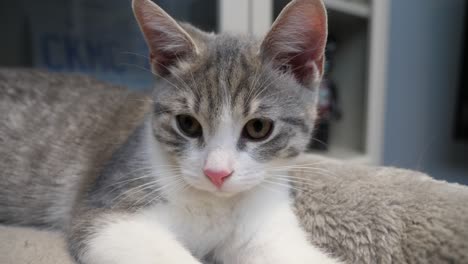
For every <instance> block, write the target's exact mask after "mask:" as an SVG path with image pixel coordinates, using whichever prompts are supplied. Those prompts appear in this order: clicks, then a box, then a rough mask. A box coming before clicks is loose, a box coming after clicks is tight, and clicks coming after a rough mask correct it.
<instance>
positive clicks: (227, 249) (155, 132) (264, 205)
mask: <svg viewBox="0 0 468 264" xmlns="http://www.w3.org/2000/svg"><path fill="white" fill-rule="evenodd" d="M134 11H135V14H136V17H137V19H138V21H139V23H140V27H141V29H142V31H143V33H144V35H145V37H146V40H147V42H148V45H149V47H150V63H151V65H152V67H153V71H154V72H155V73H156V74H157V75H159V76H160V77H161V78H160V79H159V82H158V83H157V85H156V88H155V90H154V94H153V95H151V96H150V97H145V96H143V95H138V94H133V93H130V92H126V91H124V90H119V89H115V88H113V91H107V90H106V89H105V87H102V86H104V85H102V84H100V83H98V82H94V81H90V80H87V81H85V82H83V83H79V84H76V83H74V82H81V81H77V80H79V79H75V78H73V77H72V78H69V77H63V76H62V77H60V76H59V75H46V74H44V73H38V72H10V71H4V72H2V73H0V87H1V88H2V93H5V95H6V96H3V98H2V99H1V100H2V101H1V106H0V107H1V109H0V110H1V111H2V112H5V113H7V114H6V115H4V116H2V119H3V120H0V122H1V125H2V126H3V127H2V128H1V129H0V141H1V142H2V144H3V145H4V146H2V148H1V150H0V164H1V166H2V169H1V177H2V181H1V183H0V187H2V189H3V190H2V192H0V198H1V202H0V221H2V222H10V223H17V224H35V225H45V226H57V227H62V228H63V229H64V231H65V232H66V235H67V238H68V243H69V248H70V252H71V254H72V255H73V256H74V258H75V259H76V260H77V261H79V262H81V263H85V264H91V263H99V264H102V263H104V264H105V263H109V264H110V263H117V264H118V263H121V264H128V263H143V264H145V263H148V264H149V263H164V264H166V263H177V264H178V263H193V264H195V263H200V259H204V258H207V257H209V256H210V257H211V258H212V259H214V260H216V261H222V262H223V263H225V264H229V263H233V264H234V263H242V264H249V263H252V264H254V263H259V264H260V263H269V264H270V263H271V264H276V263H278V264H279V263H304V264H305V263H336V262H335V261H334V260H332V259H330V258H329V257H328V256H326V255H325V254H324V253H321V252H320V251H319V250H317V249H316V248H314V247H313V246H312V245H311V244H309V242H308V241H307V238H306V234H305V232H304V231H303V230H302V228H301V227H300V226H299V223H298V220H297V218H296V216H295V215H294V212H293V209H292V206H293V200H292V198H291V196H290V189H289V181H287V179H285V178H284V177H286V172H284V170H285V168H287V167H281V166H284V165H286V164H288V163H289V162H291V161H292V159H293V158H294V157H296V156H297V155H299V154H300V153H301V152H302V151H303V150H304V149H305V146H306V145H307V142H308V140H309V137H310V134H311V131H312V128H313V124H314V121H315V117H316V100H317V93H316V85H317V83H318V81H319V80H320V78H321V76H322V73H323V59H324V58H323V51H324V44H325V39H326V14H325V11H324V8H323V4H322V3H321V2H320V1H318V0H297V1H294V2H293V3H292V4H290V5H289V6H288V7H287V8H286V9H285V11H284V12H283V13H284V14H283V15H281V16H280V19H279V20H278V22H276V23H275V25H274V26H273V28H272V30H271V32H270V33H269V34H268V35H267V37H266V38H265V40H264V41H263V43H262V44H261V45H260V44H259V43H258V42H256V41H254V40H250V39H243V38H240V37H238V36H230V35H221V36H215V35H212V34H206V33H203V32H200V31H198V30H196V29H195V28H192V27H191V26H183V28H182V27H181V26H180V25H179V24H178V23H176V22H175V21H174V20H173V19H172V18H170V17H169V16H168V15H167V14H166V13H165V12H164V11H162V10H161V9H160V8H159V7H157V6H156V5H154V4H153V3H152V2H150V1H148V0H135V1H134ZM298 22H301V23H303V22H304V23H306V26H301V25H300V24H298ZM286 33H287V34H293V36H295V37H297V38H298V40H297V41H295V42H291V41H290V40H289V39H287V38H286ZM291 43H292V44H291ZM28 80H29V81H28ZM72 84H73V85H72ZM76 86H79V87H80V86H81V87H80V89H76ZM67 87H68V88H67ZM181 120H185V121H181ZM187 120H189V121H188V123H187V122H186V121H187ZM251 121H254V122H253V123H252V125H251V126H250V127H249V124H250V123H251ZM197 129H199V130H197ZM192 132H194V133H192ZM254 136H255V137H254ZM221 174H223V175H224V176H223V175H221ZM220 175H221V176H220ZM220 177H221V178H220ZM278 177H279V179H278V181H276V182H275V181H274V180H273V179H275V178H278Z"/></svg>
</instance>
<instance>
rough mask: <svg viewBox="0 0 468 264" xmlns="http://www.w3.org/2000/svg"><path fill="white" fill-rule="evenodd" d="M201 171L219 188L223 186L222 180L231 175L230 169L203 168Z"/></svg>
mask: <svg viewBox="0 0 468 264" xmlns="http://www.w3.org/2000/svg"><path fill="white" fill-rule="evenodd" d="M203 173H205V175H206V177H208V179H210V181H211V182H212V183H213V184H214V185H215V186H216V187H218V189H219V188H221V186H223V183H224V181H226V179H227V178H228V177H229V176H231V174H232V171H228V170H210V169H204V170H203Z"/></svg>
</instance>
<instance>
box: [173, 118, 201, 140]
mask: <svg viewBox="0 0 468 264" xmlns="http://www.w3.org/2000/svg"><path fill="white" fill-rule="evenodd" d="M176 120H177V126H178V127H179V130H180V131H182V133H184V135H186V136H187V137H191V138H197V137H200V136H201V135H202V134H203V131H202V127H201V125H200V123H199V122H198V121H197V119H195V118H194V117H193V116H189V115H177V116H176Z"/></svg>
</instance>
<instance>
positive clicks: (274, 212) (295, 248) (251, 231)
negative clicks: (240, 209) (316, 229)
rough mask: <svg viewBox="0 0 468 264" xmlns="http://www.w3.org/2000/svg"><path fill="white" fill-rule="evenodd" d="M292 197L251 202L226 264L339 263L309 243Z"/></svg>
mask: <svg viewBox="0 0 468 264" xmlns="http://www.w3.org/2000/svg"><path fill="white" fill-rule="evenodd" d="M288 198H289V197H287V198H286V197H282V198H281V197H279V198H278V197H277V198H271V199H269V202H267V203H265V202H262V201H261V199H259V200H256V201H254V202H252V203H251V207H250V208H248V210H246V211H245V212H244V213H245V216H244V217H241V219H242V221H243V222H242V226H241V227H240V228H239V229H238V231H237V232H236V234H235V235H234V237H233V240H232V243H231V244H230V245H229V247H227V248H225V249H224V251H222V253H221V256H220V257H221V258H222V260H223V261H224V264H285V263H288V264H315V263H319V264H338V263H340V262H339V261H337V260H335V259H333V258H331V257H330V256H328V255H326V254H325V253H324V252H323V251H321V250H320V249H318V248H316V247H314V246H313V245H312V244H310V242H308V241H307V237H306V233H305V231H303V230H302V228H301V227H300V225H299V222H298V220H297V218H296V216H295V214H294V212H293V211H292V207H291V205H290V202H289V199H288Z"/></svg>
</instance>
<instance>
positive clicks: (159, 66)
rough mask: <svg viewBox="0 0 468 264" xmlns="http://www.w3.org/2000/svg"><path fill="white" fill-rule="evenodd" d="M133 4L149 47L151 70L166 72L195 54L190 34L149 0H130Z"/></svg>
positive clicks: (161, 73)
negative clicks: (178, 62)
mask: <svg viewBox="0 0 468 264" xmlns="http://www.w3.org/2000/svg"><path fill="white" fill-rule="evenodd" d="M132 6H133V12H134V13H135V17H136V19H137V21H138V24H139V26H140V29H141V31H142V32H143V35H144V36H145V40H146V43H147V45H148V47H149V50H150V60H151V66H152V68H153V71H155V72H156V73H158V74H160V75H166V74H168V73H169V68H170V67H171V66H173V65H175V64H176V63H177V61H178V60H179V59H185V58H187V57H190V56H193V55H196V54H197V53H198V51H197V46H196V45H195V43H194V41H193V40H192V38H191V37H190V35H189V34H188V33H187V32H186V31H185V30H184V29H182V27H181V26H180V25H179V24H178V23H177V22H176V21H175V20H174V19H173V18H172V17H171V16H169V15H168V14H167V13H166V12H164V10H162V9H161V8H160V7H159V6H157V5H156V4H155V3H153V2H152V1H151V0H133V2H132Z"/></svg>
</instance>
